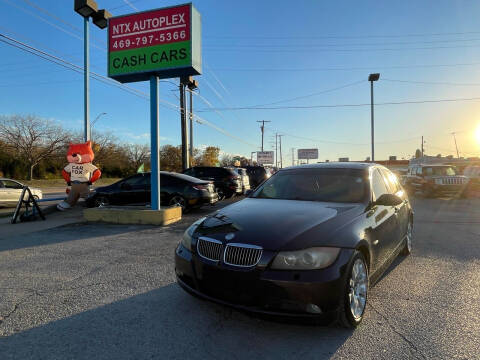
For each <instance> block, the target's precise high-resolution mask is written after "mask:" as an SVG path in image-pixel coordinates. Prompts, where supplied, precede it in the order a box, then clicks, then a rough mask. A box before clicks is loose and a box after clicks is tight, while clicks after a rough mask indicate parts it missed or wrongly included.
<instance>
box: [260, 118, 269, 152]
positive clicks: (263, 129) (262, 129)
mask: <svg viewBox="0 0 480 360" xmlns="http://www.w3.org/2000/svg"><path fill="white" fill-rule="evenodd" d="M257 122H258V123H262V125H261V126H260V130H261V131H262V151H263V133H264V132H265V123H266V122H270V121H266V120H257Z"/></svg>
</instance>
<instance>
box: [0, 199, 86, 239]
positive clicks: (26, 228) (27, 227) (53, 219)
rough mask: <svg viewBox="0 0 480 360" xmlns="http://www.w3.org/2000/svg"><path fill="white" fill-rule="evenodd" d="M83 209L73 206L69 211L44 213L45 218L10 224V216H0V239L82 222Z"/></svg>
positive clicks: (79, 206)
mask: <svg viewBox="0 0 480 360" xmlns="http://www.w3.org/2000/svg"><path fill="white" fill-rule="evenodd" d="M83 209H85V208H84V207H83V206H81V205H77V206H75V207H74V208H73V209H71V210H69V211H64V212H61V211H55V212H53V213H50V214H46V215H45V218H46V219H45V220H42V219H40V218H39V219H38V220H36V221H30V222H23V223H22V222H17V223H16V224H11V223H10V220H11V217H4V218H0V240H3V239H9V238H11V237H13V236H17V235H24V234H30V233H34V232H37V231H42V230H47V229H52V228H56V227H58V226H63V225H67V224H74V223H80V222H84V219H83Z"/></svg>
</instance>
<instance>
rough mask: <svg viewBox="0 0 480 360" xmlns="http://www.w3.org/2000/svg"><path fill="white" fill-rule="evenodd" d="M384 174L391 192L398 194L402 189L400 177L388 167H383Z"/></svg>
mask: <svg viewBox="0 0 480 360" xmlns="http://www.w3.org/2000/svg"><path fill="white" fill-rule="evenodd" d="M382 174H383V178H384V180H385V183H386V185H387V187H388V189H389V190H390V193H391V194H396V193H397V192H398V191H399V190H401V188H400V184H399V182H398V177H397V176H396V175H395V174H394V173H393V172H391V171H390V170H387V169H382Z"/></svg>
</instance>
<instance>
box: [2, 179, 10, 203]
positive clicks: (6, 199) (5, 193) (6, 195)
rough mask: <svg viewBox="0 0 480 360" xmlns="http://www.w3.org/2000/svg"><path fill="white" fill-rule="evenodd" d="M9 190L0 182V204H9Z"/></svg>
mask: <svg viewBox="0 0 480 360" xmlns="http://www.w3.org/2000/svg"><path fill="white" fill-rule="evenodd" d="M9 196H10V195H9V189H8V188H6V187H5V185H4V184H3V180H0V203H2V204H3V203H7V202H9V201H10V200H9Z"/></svg>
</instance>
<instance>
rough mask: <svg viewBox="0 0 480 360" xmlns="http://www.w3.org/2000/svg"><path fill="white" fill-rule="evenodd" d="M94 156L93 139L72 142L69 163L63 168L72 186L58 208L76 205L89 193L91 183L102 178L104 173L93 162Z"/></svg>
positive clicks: (66, 179) (64, 208)
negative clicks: (77, 142) (80, 142)
mask: <svg viewBox="0 0 480 360" xmlns="http://www.w3.org/2000/svg"><path fill="white" fill-rule="evenodd" d="M93 158H94V154H93V150H92V142H91V141H87V142H86V143H83V144H70V146H69V147H68V152H67V160H68V165H67V166H65V168H64V169H63V171H62V175H63V178H64V179H65V181H66V182H67V184H68V185H69V186H70V185H71V186H72V188H71V190H70V193H69V194H68V197H67V199H66V200H65V201H62V202H61V203H59V204H58V205H57V208H58V210H61V211H64V210H67V209H70V208H71V207H72V206H74V205H75V204H76V203H77V201H78V199H79V197H80V196H82V195H88V193H89V185H92V184H93V183H94V182H95V181H97V180H98V179H99V178H100V176H101V175H102V173H101V172H100V170H99V169H98V168H97V167H96V166H95V165H93V164H92V161H93Z"/></svg>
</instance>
